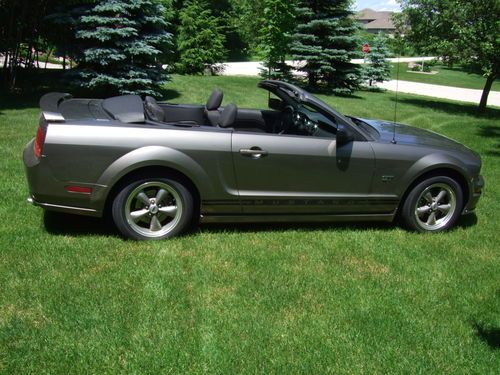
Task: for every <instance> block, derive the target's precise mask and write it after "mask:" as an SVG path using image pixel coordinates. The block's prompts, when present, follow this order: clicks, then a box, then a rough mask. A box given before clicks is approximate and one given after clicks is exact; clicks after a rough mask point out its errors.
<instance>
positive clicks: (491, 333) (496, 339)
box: [473, 323, 500, 350]
mask: <svg viewBox="0 0 500 375" xmlns="http://www.w3.org/2000/svg"><path fill="white" fill-rule="evenodd" d="M473 326H474V329H475V331H476V335H477V336H478V337H479V338H480V339H481V340H482V341H484V342H485V343H487V344H488V345H489V346H490V347H491V348H492V349H497V350H498V349H500V328H498V327H491V326H487V325H485V324H483V323H474V324H473Z"/></svg>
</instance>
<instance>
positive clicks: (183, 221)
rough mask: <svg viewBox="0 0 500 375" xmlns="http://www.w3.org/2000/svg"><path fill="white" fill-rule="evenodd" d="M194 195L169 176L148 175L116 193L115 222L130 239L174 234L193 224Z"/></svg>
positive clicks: (114, 205) (144, 238)
mask: <svg viewBox="0 0 500 375" xmlns="http://www.w3.org/2000/svg"><path fill="white" fill-rule="evenodd" d="M193 211H194V210H193V197H192V195H191V193H190V192H189V190H188V189H187V188H186V187H185V186H184V185H182V184H181V183H179V182H177V181H175V180H172V179H169V178H146V179H141V180H138V181H134V182H131V183H129V184H128V185H126V186H124V187H123V188H122V190H121V191H120V192H119V193H118V194H117V195H116V197H115V199H114V201H113V206H112V215H113V221H114V222H115V225H116V226H117V228H118V230H119V231H120V232H121V233H122V234H123V235H124V236H125V237H128V238H132V239H136V240H153V239H163V238H169V237H173V236H175V235H177V234H180V233H182V232H183V231H184V230H185V229H187V227H188V226H189V225H190V223H191V221H192V216H193Z"/></svg>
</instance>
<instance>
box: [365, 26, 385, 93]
mask: <svg viewBox="0 0 500 375" xmlns="http://www.w3.org/2000/svg"><path fill="white" fill-rule="evenodd" d="M388 57H389V50H388V49H387V37H386V36H385V35H384V34H382V33H379V34H378V35H377V37H376V38H375V39H374V40H373V42H372V45H371V46H370V53H368V63H369V64H368V65H366V66H365V75H366V79H368V80H369V82H370V86H371V85H372V83H373V82H384V81H388V80H389V79H390V78H391V64H390V62H389V60H387V58H388Z"/></svg>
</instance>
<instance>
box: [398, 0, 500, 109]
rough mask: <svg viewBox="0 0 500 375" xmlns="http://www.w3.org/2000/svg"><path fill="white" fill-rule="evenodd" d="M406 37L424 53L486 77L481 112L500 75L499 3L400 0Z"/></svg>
mask: <svg viewBox="0 0 500 375" xmlns="http://www.w3.org/2000/svg"><path fill="white" fill-rule="evenodd" d="M399 2H400V4H401V8H402V10H403V13H402V22H401V23H402V24H406V25H408V26H409V27H408V29H407V30H406V34H407V37H408V38H409V39H410V40H411V41H412V42H413V43H415V45H417V46H418V47H419V48H420V50H421V51H424V52H428V53H432V54H438V55H440V56H442V57H443V58H445V59H447V60H451V61H457V62H460V63H462V64H463V65H465V66H466V67H470V68H473V69H476V70H479V71H481V72H482V73H483V74H484V75H485V77H486V83H485V86H484V89H483V94H482V97H481V102H480V104H479V109H480V110H483V109H484V108H485V107H486V104H487V102H488V95H489V92H490V90H491V86H492V84H493V82H494V81H495V79H497V78H498V75H499V73H500V53H499V51H500V1H498V0H481V1H470V0H399Z"/></svg>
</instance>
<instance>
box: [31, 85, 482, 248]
mask: <svg viewBox="0 0 500 375" xmlns="http://www.w3.org/2000/svg"><path fill="white" fill-rule="evenodd" d="M258 86H259V87H260V88H262V89H264V90H267V94H266V95H268V98H269V99H268V103H269V109H246V108H245V109H244V108H237V106H236V105H235V104H227V105H225V106H224V107H221V104H222V99H223V93H222V91H220V90H215V91H213V93H212V95H211V96H210V97H209V99H208V101H207V103H206V105H183V104H169V103H161V102H156V100H155V99H154V98H152V97H146V98H145V99H144V100H143V99H142V98H141V97H140V96H135V95H126V96H118V97H112V98H109V99H77V98H72V97H71V95H69V94H63V93H50V94H47V95H45V96H43V97H42V99H41V100H40V107H41V110H42V115H41V117H40V123H39V127H38V131H37V134H36V137H35V139H33V140H32V141H31V142H30V143H28V145H27V146H26V148H25V150H24V156H23V157H24V164H25V167H26V174H27V177H28V184H29V190H30V197H29V199H28V200H29V201H30V202H31V203H33V204H34V205H36V206H40V207H42V208H44V209H47V210H56V211H63V212H69V213H75V214H80V215H91V216H103V215H104V214H106V213H110V214H111V216H112V218H113V221H114V223H115V224H116V226H117V228H118V229H119V231H120V232H121V233H122V234H123V235H124V236H126V237H129V238H133V239H161V238H167V237H171V236H175V235H177V234H179V233H181V232H182V231H184V230H185V229H186V228H188V227H189V226H191V225H193V224H194V223H198V222H199V221H200V220H201V221H202V222H224V223H228V222H231V223H233V222H283V221H298V222H310V221H370V220H372V221H375V220H378V221H393V220H394V219H395V218H400V219H401V220H402V222H403V223H404V224H405V225H406V226H407V227H408V228H409V229H412V230H416V231H420V232H438V231H443V230H446V229H449V228H450V227H452V226H453V225H454V224H455V223H456V221H457V219H458V218H459V217H460V215H462V214H467V213H470V212H472V211H473V210H474V209H475V207H476V203H477V202H478V200H479V198H480V196H481V190H482V187H483V178H482V177H481V175H480V169H481V159H480V157H479V155H478V154H477V153H475V152H474V151H472V150H470V149H468V148H467V147H465V146H463V145H461V144H459V143H457V142H455V141H453V140H451V139H448V138H446V137H444V136H441V135H438V134H436V133H433V132H430V131H426V130H422V129H418V128H414V127H410V126H405V125H401V124H396V123H391V122H386V121H378V120H367V119H360V118H355V117H349V116H345V115H342V114H340V113H338V112H337V111H335V110H334V109H332V108H331V107H330V106H328V105H327V104H326V103H324V102H323V101H321V100H320V99H318V98H316V97H315V96H313V95H311V94H310V93H308V92H307V91H305V90H303V89H301V88H299V87H297V86H294V85H291V84H288V83H284V82H280V81H272V80H266V81H262V82H260V83H259V85H258Z"/></svg>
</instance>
